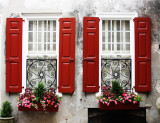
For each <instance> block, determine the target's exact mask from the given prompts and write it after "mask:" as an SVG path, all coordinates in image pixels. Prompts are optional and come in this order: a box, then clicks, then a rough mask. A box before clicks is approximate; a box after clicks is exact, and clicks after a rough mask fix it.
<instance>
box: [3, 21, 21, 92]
mask: <svg viewBox="0 0 160 123" xmlns="http://www.w3.org/2000/svg"><path fill="white" fill-rule="evenodd" d="M22 22H23V20H22V18H7V26H6V92H9V93H15V92H17V93H18V92H22Z"/></svg>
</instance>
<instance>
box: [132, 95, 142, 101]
mask: <svg viewBox="0 0 160 123" xmlns="http://www.w3.org/2000/svg"><path fill="white" fill-rule="evenodd" d="M134 101H137V102H141V101H142V99H141V96H139V95H137V96H136V97H134Z"/></svg>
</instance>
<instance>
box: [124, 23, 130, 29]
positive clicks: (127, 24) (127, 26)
mask: <svg viewBox="0 0 160 123" xmlns="http://www.w3.org/2000/svg"><path fill="white" fill-rule="evenodd" d="M125 27H126V28H125V30H126V31H129V30H130V24H129V21H125Z"/></svg>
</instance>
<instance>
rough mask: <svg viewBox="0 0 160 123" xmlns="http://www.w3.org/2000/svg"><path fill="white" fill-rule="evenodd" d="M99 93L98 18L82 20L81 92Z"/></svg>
mask: <svg viewBox="0 0 160 123" xmlns="http://www.w3.org/2000/svg"><path fill="white" fill-rule="evenodd" d="M98 91H99V18H98V17H84V18H83V92H98Z"/></svg>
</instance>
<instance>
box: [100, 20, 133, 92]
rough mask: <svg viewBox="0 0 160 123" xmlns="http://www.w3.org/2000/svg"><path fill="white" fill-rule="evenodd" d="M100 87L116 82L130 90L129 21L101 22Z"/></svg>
mask: <svg viewBox="0 0 160 123" xmlns="http://www.w3.org/2000/svg"><path fill="white" fill-rule="evenodd" d="M101 31H102V37H101V40H102V41H101V42H102V44H101V45H102V49H101V87H103V86H105V85H112V81H114V80H117V81H119V82H120V83H121V85H122V86H123V89H126V90H131V87H132V85H131V75H132V69H131V66H132V56H131V55H132V53H131V47H130V44H131V43H130V37H131V31H130V20H121V19H120V20H118V19H113V20H107V19H104V20H102V30H101Z"/></svg>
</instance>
